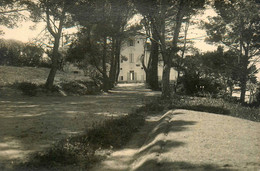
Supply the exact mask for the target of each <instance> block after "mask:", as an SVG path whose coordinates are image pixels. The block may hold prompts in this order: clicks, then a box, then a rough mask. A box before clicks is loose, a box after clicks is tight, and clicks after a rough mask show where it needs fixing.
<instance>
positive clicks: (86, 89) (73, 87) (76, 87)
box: [61, 81, 100, 95]
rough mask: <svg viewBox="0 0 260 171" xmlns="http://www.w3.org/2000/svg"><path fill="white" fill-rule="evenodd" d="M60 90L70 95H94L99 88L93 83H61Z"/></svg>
mask: <svg viewBox="0 0 260 171" xmlns="http://www.w3.org/2000/svg"><path fill="white" fill-rule="evenodd" d="M61 87H62V89H63V90H64V91H65V92H66V93H67V94H71V95H95V94H98V93H99V92H100V88H99V87H98V86H97V85H95V84H94V83H93V82H87V81H74V82H65V83H61Z"/></svg>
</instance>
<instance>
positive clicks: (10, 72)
mask: <svg viewBox="0 0 260 171" xmlns="http://www.w3.org/2000/svg"><path fill="white" fill-rule="evenodd" d="M49 71H50V69H48V68H35V67H14V66H0V86H5V85H8V84H13V83H15V82H33V83H37V84H42V83H45V81H46V79H47V77H48V74H49ZM75 79H77V80H86V79H88V78H86V77H85V76H84V75H83V74H82V73H78V74H74V73H72V72H62V71H58V72H57V75H56V77H55V83H57V82H60V81H65V80H67V81H72V80H75Z"/></svg>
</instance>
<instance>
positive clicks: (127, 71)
mask: <svg viewBox="0 0 260 171" xmlns="http://www.w3.org/2000/svg"><path fill="white" fill-rule="evenodd" d="M143 55H144V56H143ZM142 56H143V58H144V63H145V65H147V63H148V60H149V56H150V50H149V43H147V42H146V39H145V38H144V37H143V36H136V37H132V38H129V39H128V40H127V41H126V42H125V43H124V44H123V45H122V49H121V59H120V73H119V78H118V82H121V83H122V82H124V83H143V82H145V81H146V74H145V71H144V68H143V66H142V61H141V60H142ZM162 72H163V61H160V62H159V64H158V79H159V81H160V80H161V79H162ZM176 77H177V72H176V71H175V70H174V69H172V70H171V78H170V80H176Z"/></svg>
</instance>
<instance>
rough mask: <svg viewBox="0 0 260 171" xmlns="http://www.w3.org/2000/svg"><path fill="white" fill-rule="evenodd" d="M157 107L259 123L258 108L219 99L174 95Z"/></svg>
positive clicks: (259, 113) (259, 110)
mask: <svg viewBox="0 0 260 171" xmlns="http://www.w3.org/2000/svg"><path fill="white" fill-rule="evenodd" d="M158 105H161V106H162V105H163V106H164V107H167V108H168V109H188V110H195V111H202V112H209V113H216V114H223V115H229V116H233V117H238V118H242V119H247V120H251V121H257V122H260V108H259V107H258V108H257V107H246V106H243V105H241V104H240V103H236V102H229V101H227V100H224V99H221V98H210V97H190V96H178V95H175V96H174V97H173V98H172V99H171V100H170V101H167V102H165V101H159V103H158ZM153 106H154V104H153Z"/></svg>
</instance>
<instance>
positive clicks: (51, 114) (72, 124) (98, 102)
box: [0, 84, 160, 170]
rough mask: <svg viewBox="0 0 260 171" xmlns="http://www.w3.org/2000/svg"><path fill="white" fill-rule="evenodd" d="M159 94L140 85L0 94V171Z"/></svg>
mask: <svg viewBox="0 0 260 171" xmlns="http://www.w3.org/2000/svg"><path fill="white" fill-rule="evenodd" d="M159 94H160V93H159V92H152V91H150V90H148V89H144V86H143V85H142V84H130V85H129V84H122V85H119V86H118V87H116V88H115V90H113V91H111V93H104V94H102V95H97V96H94V95H93V96H68V97H48V96H47V97H24V96H16V97H1V96H0V170H4V169H7V168H12V165H13V164H15V163H18V162H21V161H24V160H26V159H27V157H28V154H29V153H32V152H35V151H42V150H44V149H46V148H47V147H49V146H50V145H51V144H53V143H55V142H57V141H58V140H60V139H63V138H65V137H68V136H71V135H75V134H80V133H82V132H84V131H86V130H87V129H88V128H90V127H91V126H92V125H93V124H96V123H98V122H101V121H103V120H105V119H108V118H111V117H114V118H115V117H120V116H123V115H126V114H127V113H129V112H131V111H132V110H133V109H134V108H137V107H138V106H141V105H142V104H143V103H144V102H145V101H147V100H150V99H151V97H154V96H157V95H159Z"/></svg>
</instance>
